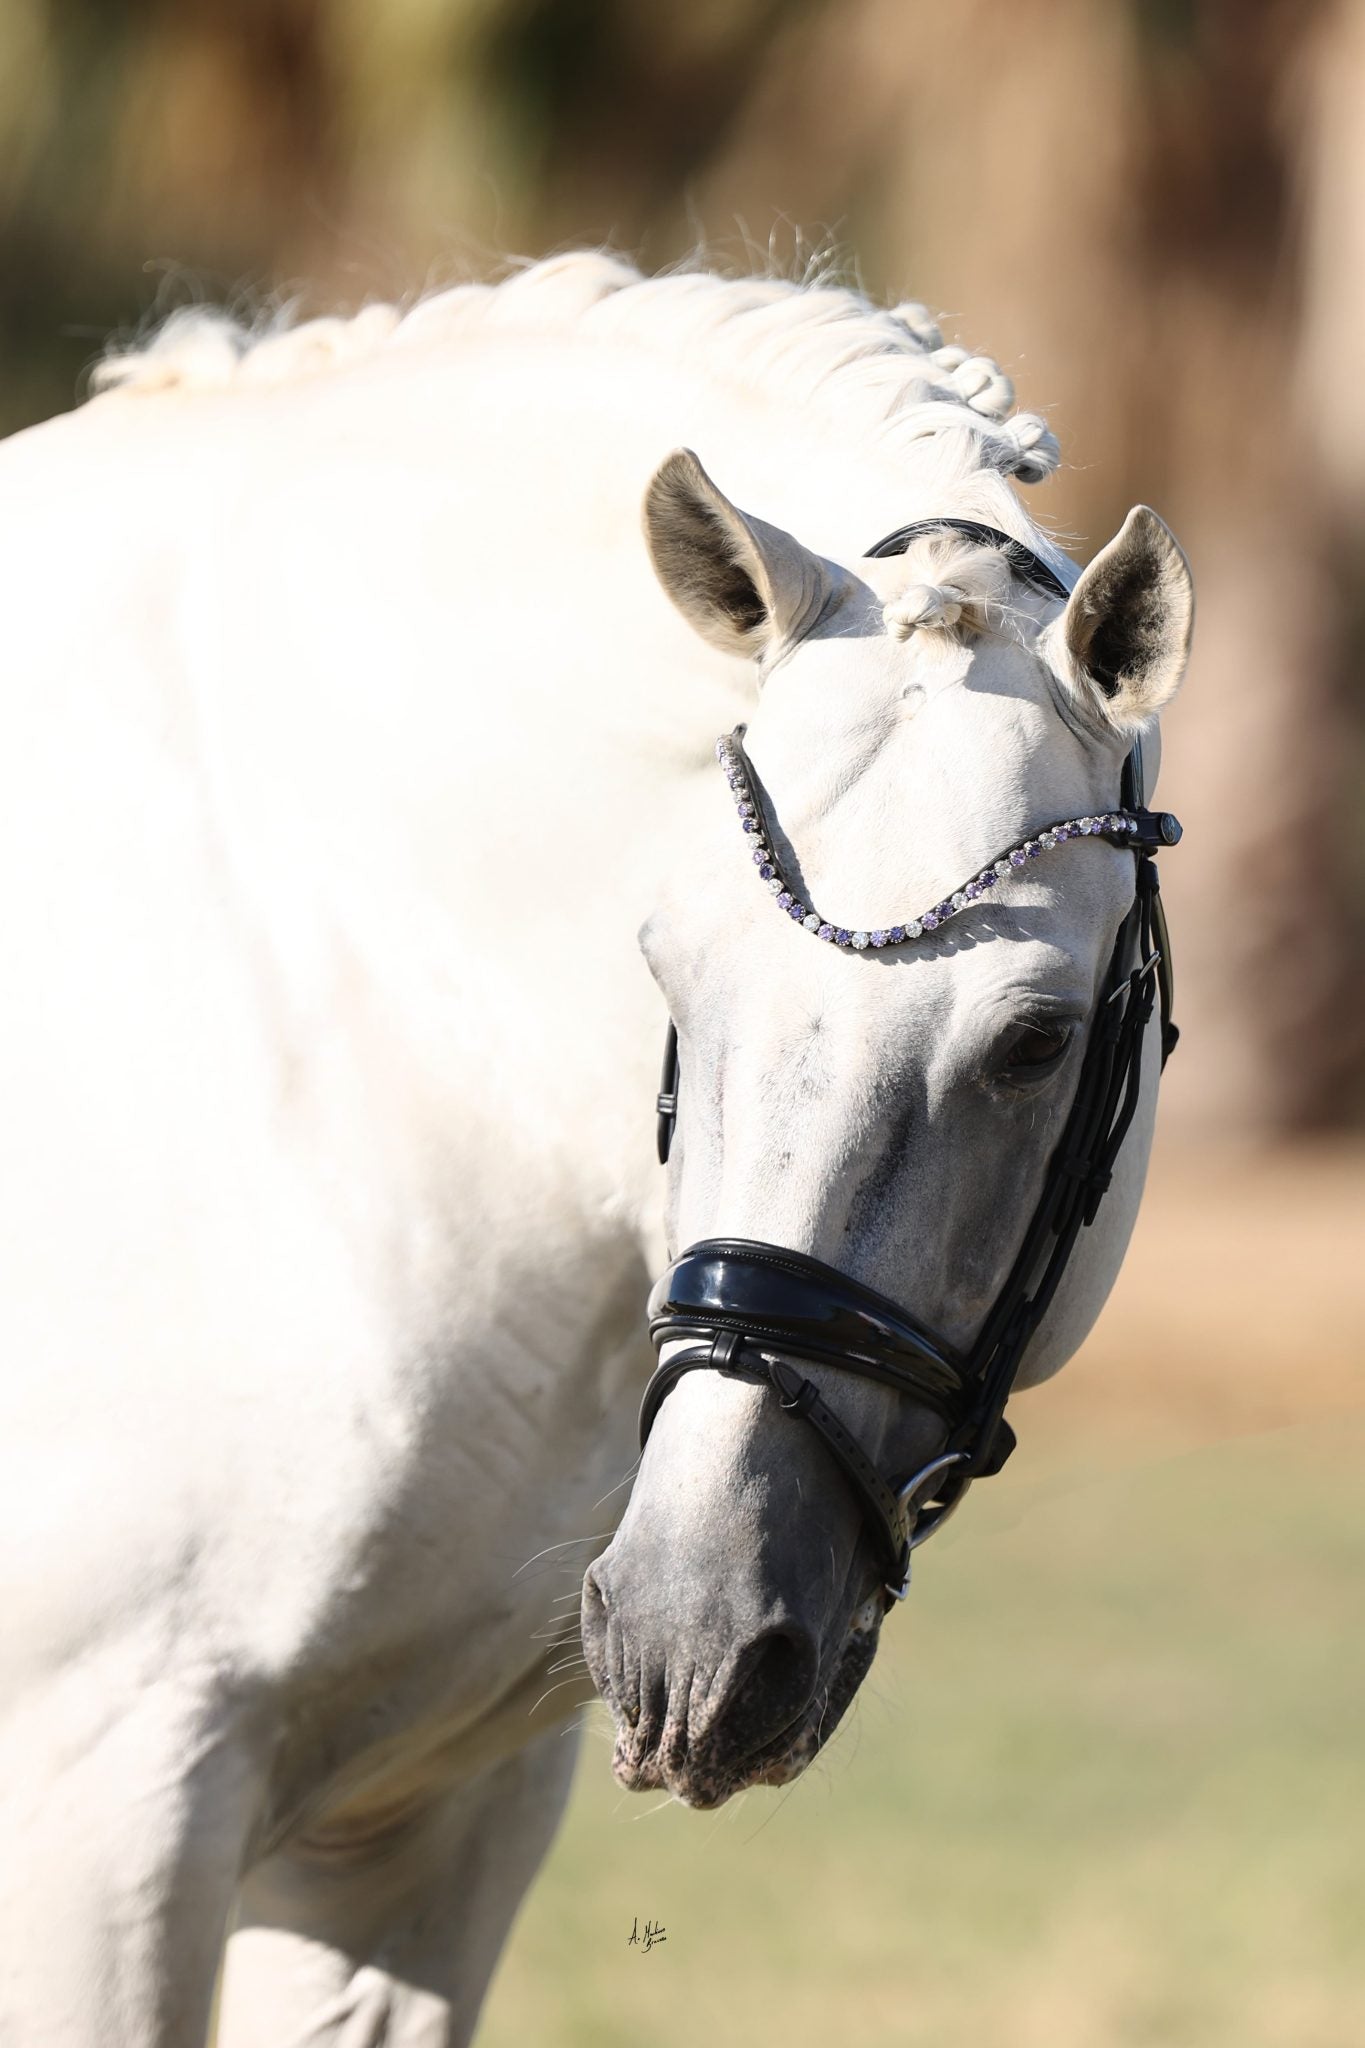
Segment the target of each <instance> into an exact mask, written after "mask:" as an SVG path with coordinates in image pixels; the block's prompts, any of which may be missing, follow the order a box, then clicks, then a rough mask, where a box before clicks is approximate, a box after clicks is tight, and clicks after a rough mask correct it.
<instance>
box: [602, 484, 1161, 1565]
mask: <svg viewBox="0 0 1365 2048" xmlns="http://www.w3.org/2000/svg"><path fill="white" fill-rule="evenodd" d="M944 530H948V531H951V532H956V533H961V534H964V535H965V536H967V537H968V538H969V539H972V540H975V541H979V542H980V543H982V544H983V545H985V546H990V547H995V548H999V549H1001V550H1002V551H1003V552H1004V554H1005V555H1006V557H1007V559H1008V561H1009V563H1010V566H1011V568H1012V569H1013V570H1014V572H1015V574H1016V575H1018V576H1019V577H1021V578H1022V579H1023V580H1024V581H1025V582H1027V583H1029V584H1031V585H1032V586H1033V587H1034V588H1035V589H1037V590H1040V591H1042V592H1044V593H1045V594H1046V595H1048V596H1050V597H1057V598H1060V599H1061V600H1062V601H1063V602H1065V601H1066V599H1067V598H1068V597H1069V595H1070V593H1069V591H1068V589H1067V587H1066V585H1065V584H1064V583H1063V582H1062V580H1061V578H1060V577H1059V576H1058V575H1057V574H1056V573H1055V572H1054V571H1053V570H1052V569H1051V568H1049V567H1048V565H1047V563H1046V562H1044V561H1042V560H1041V559H1040V558H1039V557H1038V556H1037V555H1035V554H1033V553H1031V552H1030V550H1029V549H1028V548H1026V547H1024V546H1023V545H1022V543H1021V542H1019V541H1017V540H1014V539H1012V538H1011V537H1010V536H1009V535H1008V534H1004V533H1000V532H997V531H996V529H995V528H993V527H989V526H982V525H979V524H978V523H977V522H975V521H973V520H965V519H929V520H919V521H917V522H916V523H915V524H913V525H911V526H902V527H899V528H898V529H897V530H896V532H895V533H891V534H888V535H887V537H886V538H885V539H884V540H881V541H879V542H878V543H877V545H876V547H874V548H870V549H869V550H868V554H869V556H878V557H880V556H887V555H897V554H903V553H904V552H905V549H906V547H907V546H908V545H909V543H910V542H911V541H912V540H915V539H918V538H919V537H920V536H921V535H926V534H934V533H940V532H942V531H944ZM1144 795H1145V792H1144V789H1143V774H1142V753H1141V747H1140V745H1135V746H1134V747H1133V749H1132V751H1131V752H1130V753H1129V755H1128V757H1127V759H1126V760H1125V762H1124V764H1123V774H1122V788H1121V797H1120V801H1121V804H1122V808H1123V810H1124V811H1125V812H1126V813H1128V814H1129V815H1130V816H1131V817H1133V818H1135V819H1136V821H1137V823H1136V830H1135V831H1133V832H1132V835H1131V837H1130V838H1129V839H1128V840H1127V842H1126V843H1127V845H1128V846H1129V847H1130V848H1131V851H1132V853H1133V855H1134V875H1135V879H1134V891H1133V901H1132V905H1131V907H1130V909H1129V910H1128V912H1127V914H1126V916H1125V917H1124V920H1123V922H1122V924H1121V925H1120V927H1119V931H1118V936H1117V938H1116V939H1115V941H1114V949H1113V953H1112V955H1111V957H1110V961H1109V967H1108V971H1107V973H1106V976H1105V981H1104V987H1103V991H1102V993H1101V995H1100V998H1099V1001H1098V1004H1097V1006H1096V1010H1095V1014H1094V1016H1093V1018H1092V1021H1091V1026H1090V1034H1089V1039H1088V1043H1087V1045H1086V1048H1085V1054H1084V1057H1083V1060H1082V1064H1081V1072H1080V1078H1079V1080H1078V1082H1077V1087H1076V1094H1075V1098H1074V1100H1073V1102H1072V1105H1071V1110H1070V1113H1069V1115H1068V1117H1067V1120H1066V1125H1065V1127H1064V1129H1063V1131H1062V1135H1061V1137H1060V1139H1059V1140H1058V1142H1057V1145H1056V1147H1055V1149H1054V1151H1053V1153H1052V1157H1051V1159H1050V1160H1049V1162H1048V1167H1047V1174H1046V1178H1045V1180H1044V1183H1043V1190H1042V1194H1041V1195H1040V1197H1039V1200H1038V1204H1037V1207H1036V1208H1035V1209H1034V1212H1033V1215H1032V1218H1031V1219H1030V1221H1029V1225H1028V1228H1027V1230H1026V1231H1025V1233H1024V1238H1023V1242H1022V1244H1021V1245H1020V1247H1019V1250H1018V1253H1017V1254H1016V1256H1015V1260H1014V1263H1013V1265H1012V1266H1011V1268H1010V1271H1009V1274H1008V1276H1007V1278H1006V1280H1005V1283H1004V1285H1003V1287H1002V1288H1001V1290H1000V1293H999V1294H998V1296H997V1297H996V1300H995V1303H994V1306H993V1307H992V1308H991V1310H990V1312H989V1314H988V1315H987V1317H986V1319H985V1321H984V1323H983V1324H982V1326H981V1329H980V1330H979V1331H978V1333H977V1337H976V1340H975V1342H974V1343H973V1344H972V1346H971V1348H970V1350H969V1351H967V1352H965V1353H964V1352H960V1351H957V1350H955V1349H954V1348H953V1346H951V1345H949V1344H947V1343H946V1342H944V1340H943V1339H942V1338H940V1337H937V1336H935V1335H934V1334H933V1333H932V1332H931V1331H929V1330H927V1329H926V1328H925V1327H924V1326H923V1325H922V1324H921V1323H919V1322H917V1321H916V1320H915V1319H914V1317H912V1316H910V1315H908V1314H907V1313H906V1312H905V1311H904V1310H903V1309H901V1308H899V1307H897V1305H896V1303H895V1302H893V1301H890V1300H888V1299H887V1298H886V1297H885V1296H884V1295H881V1294H878V1293H876V1292H874V1290H873V1289H871V1288H869V1287H864V1286H862V1285H860V1284H859V1283H858V1282H857V1281H855V1280H850V1279H849V1278H848V1277H847V1276H846V1275H845V1274H843V1273H840V1272H839V1271H837V1269H836V1268H835V1267H833V1266H827V1265H825V1264H824V1263H823V1262H822V1261H821V1260H819V1259H813V1258H809V1257H808V1256H807V1255H806V1254H805V1253H802V1252H792V1251H785V1250H783V1249H782V1248H781V1247H780V1246H777V1245H770V1244H763V1243H759V1242H757V1241H755V1240H752V1239H748V1238H708V1239H706V1240H704V1241H703V1242H701V1243H699V1244H694V1245H692V1246H690V1247H689V1248H688V1250H686V1251H685V1252H683V1254H682V1255H681V1257H680V1258H678V1259H676V1260H675V1261H674V1263H673V1264H672V1265H671V1266H670V1267H669V1268H668V1270H667V1272H665V1273H664V1274H663V1275H662V1276H661V1278H660V1279H659V1281H658V1282H657V1284H656V1285H655V1287H654V1290H653V1292H652V1294H651V1295H650V1300H649V1332H650V1336H651V1338H652V1340H653V1343H654V1347H655V1349H656V1351H659V1352H660V1353H663V1352H664V1350H665V1347H669V1348H668V1355H667V1356H666V1357H661V1361H660V1363H659V1365H658V1367H657V1368H656V1370H655V1372H654V1374H653V1377H652V1378H651V1380H650V1382H649V1385H648V1387H647V1388H646V1390H645V1396H644V1401H643V1403H642V1406H641V1410H640V1444H641V1448H642V1449H643V1447H644V1445H645V1443H646V1442H647V1440H648V1437H649V1432H650V1429H651V1428H652V1426H653V1423H654V1419H655V1417H656V1416H657V1414H658V1412H659V1409H660V1407H661V1405H662V1403H663V1401H664V1400H665V1398H666V1397H667V1395H668V1394H669V1393H670V1391H671V1390H672V1389H673V1387H675V1386H676V1385H677V1383H678V1381H679V1380H680V1379H681V1378H682V1376H683V1374H684V1373H688V1372H695V1371H699V1370H710V1371H716V1372H723V1373H727V1374H731V1375H735V1376H737V1377H740V1378H744V1379H748V1380H754V1381H759V1382H762V1383H764V1384H766V1385H768V1386H770V1387H771V1388H772V1389H773V1391H774V1393H775V1394H776V1395H777V1397H778V1400H779V1402H780V1403H781V1406H782V1408H783V1409H784V1410H785V1411H786V1413H788V1414H790V1415H795V1416H799V1417H801V1418H802V1420H804V1421H805V1422H806V1423H808V1424H809V1425H810V1426H811V1427H812V1428H813V1429H815V1430H816V1431H817V1433H818V1434H819V1436H820V1437H821V1439H822V1441H823V1442H824V1444H825V1445H826V1447H827V1449H828V1450H829V1452H830V1453H831V1455H832V1456H833V1458H834V1460H835V1462H836V1463H837V1464H838V1466H839V1468H840V1470H841V1471H842V1472H843V1474H844V1477H845V1478H846V1480H847V1481H848V1483H849V1485H850V1486H851V1488H852V1490H853V1493H854V1495H855V1496H856V1498H857V1500H858V1502H859V1505H860V1507H861V1509H862V1512H863V1517H864V1521H865V1523H866V1526H867V1528H868V1530H869V1532H870V1534H871V1536H872V1539H873V1541H874V1543H875V1545H876V1547H877V1550H878V1553H879V1557H880V1560H881V1564H882V1567H883V1571H884V1577H885V1587H886V1594H887V1600H888V1604H889V1602H890V1600H892V1599H901V1598H903V1597H904V1595H905V1591H906V1588H907V1585H908V1583H909V1576H910V1553H911V1551H912V1550H914V1549H916V1548H917V1547H918V1546H919V1544H921V1543H922V1542H923V1541H924V1540H925V1538H926V1537H927V1536H929V1535H931V1534H932V1533H933V1531H934V1530H935V1529H937V1528H939V1527H941V1526H942V1524H943V1522H944V1521H946V1519H947V1517H948V1516H949V1515H950V1514H951V1513H952V1511H953V1509H954V1508H955V1507H956V1506H957V1505H958V1503H959V1502H960V1501H961V1499H962V1497H963V1495H964V1494H965V1493H966V1491H967V1488H968V1487H969V1486H970V1485H971V1483H972V1481H973V1480H974V1479H985V1478H988V1477H990V1476H991V1475H992V1474H993V1473H996V1472H998V1471H999V1470H1000V1468H1001V1466H1002V1465H1003V1464H1004V1463H1005V1460H1006V1459H1007V1458H1008V1456H1009V1455H1010V1452H1011V1451H1012V1450H1013V1449H1014V1442H1015V1439H1014V1432H1013V1430H1012V1429H1011V1428H1010V1425H1009V1423H1008V1422H1006V1420H1005V1414H1004V1411H1005V1404H1006V1402H1007V1401H1008V1399H1009V1396H1010V1393H1011V1390H1012V1388H1013V1386H1014V1382H1015V1378H1016V1376H1017V1374H1018V1371H1019V1366H1020V1362H1021V1361H1022V1359H1023V1356H1024V1353H1025V1351H1026V1349H1027V1347H1028V1344H1029V1342H1030V1340H1031V1338H1032V1337H1033V1335H1034V1333H1035V1331H1036V1330H1037V1329H1038V1327H1039V1325H1040V1323H1041V1322H1042V1320H1043V1318H1044V1316H1045V1315H1046V1314H1047V1311H1048V1308H1049V1306H1050V1305H1051V1302H1052V1299H1053V1296H1054V1295H1055V1294H1056V1292H1057V1288H1058V1286H1059V1285H1060V1282H1061V1279H1062V1275H1063V1273H1064V1272H1065V1271H1066V1266H1067V1261H1068V1260H1069V1259H1070V1257H1071V1253H1072V1250H1073V1248H1074V1246H1075V1243H1076V1240H1077V1238H1078V1237H1079V1235H1080V1233H1081V1231H1082V1230H1083V1229H1084V1228H1085V1227H1086V1226H1087V1225H1088V1224H1091V1223H1093V1222H1094V1220H1095V1217H1096V1215H1097V1213H1098V1211H1099V1206H1100V1203H1101V1201H1102V1200H1103V1198H1104V1194H1105V1191H1106V1190H1107V1188H1108V1187H1109V1184H1110V1181H1111V1179H1112V1177H1113V1171H1114V1164H1115V1161H1116V1160H1117V1158H1118V1154H1119V1150H1120V1147H1121V1146H1122V1144H1123V1141H1124V1138H1125V1137H1126V1136H1127V1133H1128V1129H1129V1126H1130V1125H1131V1123H1132V1121H1133V1117H1134V1114H1135V1113H1136V1110H1137V1104H1138V1093H1139V1089H1140V1085H1141V1073H1142V1047H1143V1039H1144V1035H1145V1033H1146V1030H1147V1025H1148V1023H1149V1022H1150V1020H1151V1017H1152V1013H1153V1009H1154V1008H1155V1007H1156V1005H1157V1004H1158V1002H1159V1004H1160V1019H1161V1060H1162V1065H1163V1066H1164V1065H1165V1063H1166V1060H1167V1058H1168V1057H1169V1055H1170V1053H1171V1050H1172V1048H1173V1047H1174V1045H1175V1042H1176V1037H1177V1032H1176V1027H1175V1025H1174V1024H1173V1022H1172V1021H1171V1002H1172V981H1171V957H1170V943H1169V939H1168V936H1167V932H1166V921H1165V917H1164V914H1163V911H1162V907H1161V896H1160V890H1159V884H1158V880H1157V871H1156V863H1155V860H1154V859H1153V856H1154V854H1155V853H1156V852H1157V850H1158V848H1159V847H1161V846H1169V845H1174V844H1175V843H1176V841H1177V840H1178V839H1179V837H1180V827H1179V825H1178V824H1177V822H1176V820H1175V819H1174V818H1173V817H1172V816H1171V815H1170V814H1169V812H1153V811H1149V810H1148V809H1147V808H1146V805H1145V801H1144ZM678 1078H679V1076H678V1036H677V1031H676V1029H675V1027H674V1025H673V1024H672V1023H671V1022H670V1024H669V1027H668V1037H667V1041H666V1045H665V1052H664V1071H663V1078H662V1083H661V1087H660V1093H659V1100H658V1116H659V1159H660V1162H661V1163H663V1162H666V1161H667V1159H668V1154H669V1148H670V1144H671V1141H672V1135H673V1128H674V1124H675V1121H676V1118H677V1108H678ZM679 1340H682V1347H683V1348H681V1349H677V1348H672V1347H675V1346H676V1345H677V1344H678V1342H679ZM794 1360H801V1361H804V1362H807V1363H810V1364H816V1365H825V1366H834V1367H837V1368H838V1369H839V1370H840V1371H843V1372H851V1373H856V1374H858V1375H859V1376H860V1377H862V1378H864V1379H870V1380H875V1381H877V1382H879V1383H880V1384H881V1385H883V1386H887V1387H891V1388H893V1389H894V1390H895V1391H896V1392H898V1393H903V1394H906V1395H908V1396H909V1397H911V1398H912V1399H913V1400H915V1401H917V1402H920V1403H923V1404H924V1405H926V1406H928V1407H929V1408H930V1409H932V1410H933V1411H934V1412H935V1413H936V1414H937V1415H939V1416H940V1417H941V1418H942V1421H943V1423H944V1426H945V1428H946V1430H947V1439H946V1442H945V1444H944V1447H943V1449H942V1451H940V1452H939V1453H938V1454H937V1455H936V1456H935V1457H934V1458H932V1459H931V1460H930V1461H929V1462H928V1464H926V1465H923V1466H921V1467H920V1469H919V1470H918V1471H916V1472H914V1473H912V1474H911V1475H910V1477H909V1478H908V1479H906V1480H905V1481H904V1482H902V1483H901V1484H899V1485H895V1484H892V1483H889V1482H888V1481H887V1480H886V1479H884V1478H883V1476H882V1474H881V1473H880V1472H879V1471H878V1470H877V1467H876V1465H875V1464H874V1463H873V1461H872V1460H871V1459H870V1458H869V1457H868V1456H867V1454H866V1452H865V1451H864V1450H863V1449H862V1447H861V1445H859V1443H858V1442H857V1440H856V1439H855V1438H854V1437H853V1435H852V1434H851V1433H850V1431H849V1430H848V1429H847V1428H846V1427H845V1425H844V1424H843V1422H842V1421H841V1420H840V1418H839V1416H838V1414H837V1413H836V1412H835V1410H834V1409H833V1408H831V1407H830V1405H829V1403H828V1402H827V1401H826V1400H825V1399H824V1397H823V1396H822V1395H821V1393H820V1392H819V1390H818V1388H817V1387H816V1386H815V1384H814V1382H813V1381H811V1380H809V1379H807V1378H806V1377H805V1376H804V1375H803V1374H802V1373H801V1371H800V1370H799V1368H798V1366H797V1365H796V1364H794V1363H793V1361H794Z"/></svg>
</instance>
